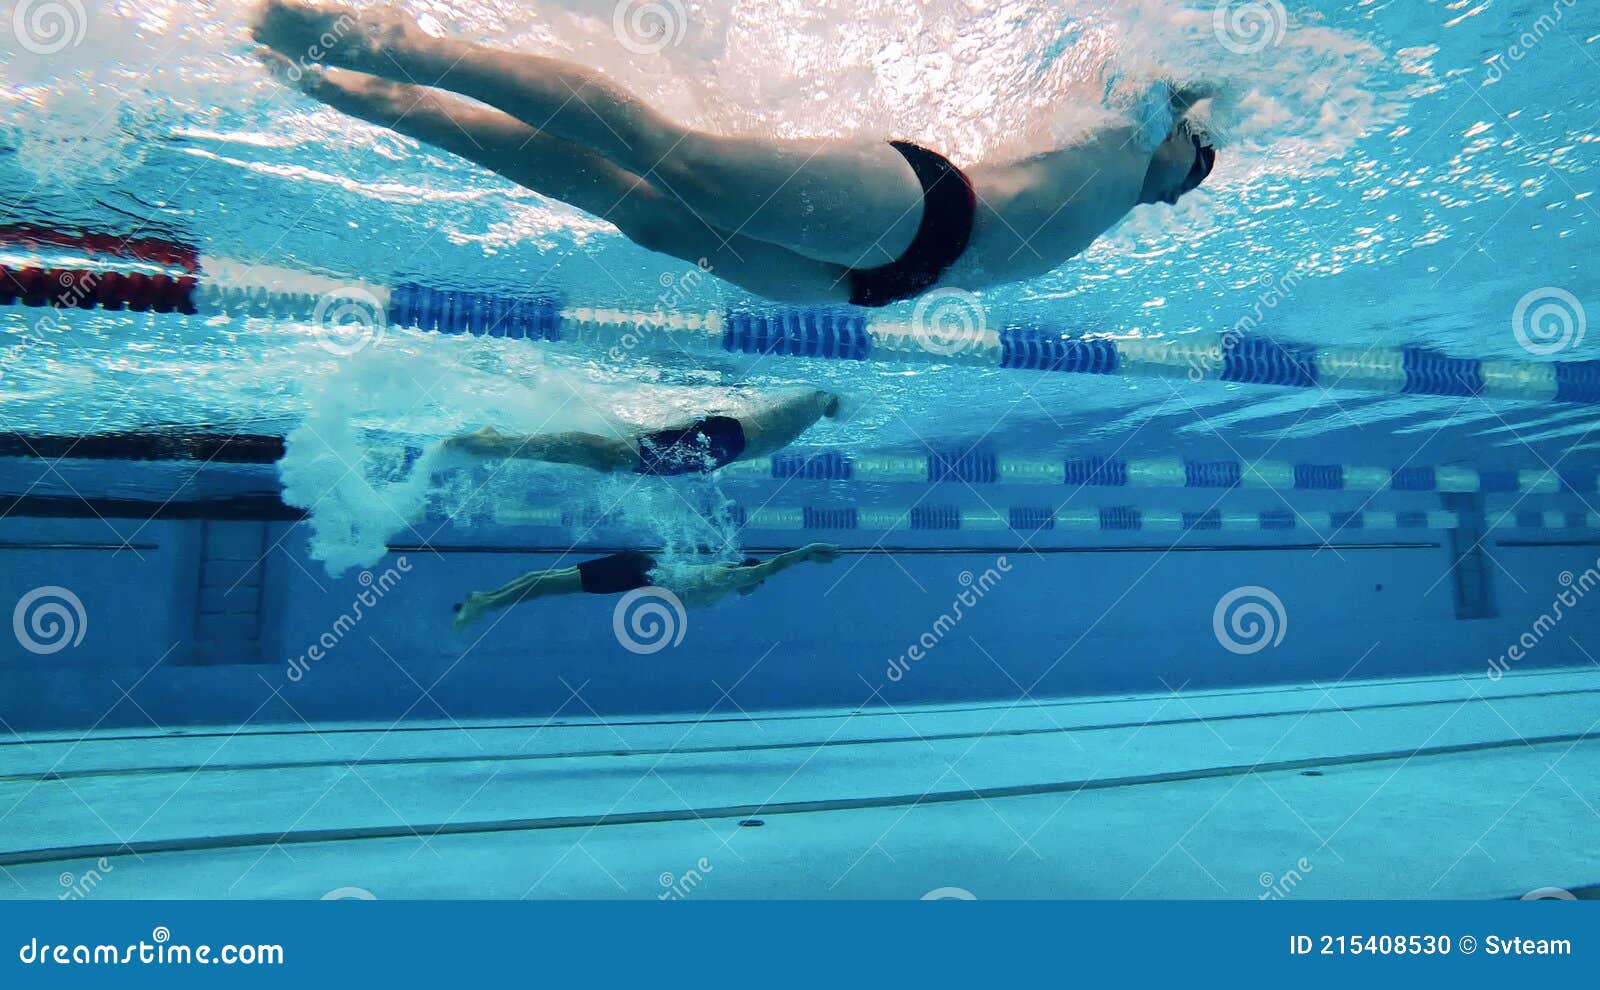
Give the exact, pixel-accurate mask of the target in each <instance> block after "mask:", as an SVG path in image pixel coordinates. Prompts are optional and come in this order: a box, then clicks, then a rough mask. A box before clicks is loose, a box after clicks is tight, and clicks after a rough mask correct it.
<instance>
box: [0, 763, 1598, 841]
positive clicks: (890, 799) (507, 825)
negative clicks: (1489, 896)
mask: <svg viewBox="0 0 1600 990" xmlns="http://www.w3.org/2000/svg"><path fill="white" fill-rule="evenodd" d="M1596 739H1600V735H1597V734H1596V733H1590V732H1580V733H1569V734H1565V735H1555V736H1537V737H1533V738H1526V737H1517V738H1515V739H1489V740H1483V741H1481V742H1470V743H1456V744H1451V745H1444V746H1427V747H1420V748H1417V749H1409V750H1390V751H1383V752H1374V753H1356V754H1351V755H1347V756H1320V757H1316V756H1314V757H1307V758H1303V759H1296V760H1280V761H1275V762H1272V763H1250V764H1239V765H1231V766H1218V767H1204V768H1199V769H1193V770H1175V771H1169V772H1165V773H1153V774H1140V775H1131V776H1124V777H1099V778H1086V779H1077V780H1057V781H1045V782H1042V783H1037V784H1015V785H1007V786H995V787H968V788H962V789H958V790H949V791H927V792H923V793H921V794H886V795H882V796H870V797H856V798H836V799H821V800H815V801H793V802H786V803H780V804H743V805H726V806H714V807H699V808H693V807H690V808H682V809H675V810H671V811H632V812H618V813H612V814H601V815H593V814H590V815H565V816H559V817H552V818H507V819H498V820H492V821H475V822H474V821H444V822H439V823H419V824H404V825H378V826H351V827H347V828H325V829H305V830H301V831H294V830H291V831H287V832H262V833H244V834H237V833H236V834H231V835H228V834H225V835H211V836H197V837H191V838H174V839H152V840H144V841H133V842H117V843H98V844H94V845H80V846H59V847H53V848H37V849H17V850H12V851H7V852H0V866H4V867H11V866H24V865H28V864H32V863H54V862H60V861H63V860H70V859H94V858H98V857H101V856H121V855H133V856H151V855H156V854H158V853H192V852H214V851H217V850H222V849H247V848H252V847H257V846H279V845H307V844H310V843H320V842H357V841H365V840H373V839H414V838H416V837H417V836H418V835H426V836H428V837H429V838H437V837H439V836H441V835H488V834H493V833H499V832H535V831H552V830H556V829H571V828H583V829H595V828H604V827H615V826H624V825H660V824H668V823H672V822H690V821H700V822H702V823H703V822H706V821H709V820H712V819H722V818H754V817H757V816H761V815H765V816H772V815H803V814H821V813H824V812H838V811H869V810H876V809H881V808H915V807H918V806H919V805H925V804H927V805H932V804H958V803H963V802H968V801H984V802H988V801H997V800H1004V799H1007V798H1024V797H1040V796H1043V795H1047V794H1068V793H1071V794H1076V793H1078V792H1081V791H1102V790H1120V789H1123V788H1128V787H1145V786H1150V785H1156V784H1177V783H1184V782H1188V781H1199V780H1215V779H1218V778H1229V777H1243V776H1249V775H1252V774H1264V773H1284V772H1290V771H1297V770H1306V769H1311V768H1320V767H1345V766H1360V765H1362V764H1369V763H1390V762H1395V761H1405V762H1406V763H1410V762H1412V761H1414V760H1417V759H1426V758H1428V757H1439V756H1456V755H1460V754H1464V753H1481V752H1486V751H1490V750H1497V749H1524V748H1526V747H1528V746H1550V745H1562V744H1568V743H1571V744H1578V743H1585V742H1592V741H1594V740H1596Z"/></svg>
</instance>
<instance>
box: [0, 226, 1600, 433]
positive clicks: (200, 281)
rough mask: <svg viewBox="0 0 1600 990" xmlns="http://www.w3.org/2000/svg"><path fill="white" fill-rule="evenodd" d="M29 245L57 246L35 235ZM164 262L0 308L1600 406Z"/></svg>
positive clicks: (1492, 386)
mask: <svg viewBox="0 0 1600 990" xmlns="http://www.w3.org/2000/svg"><path fill="white" fill-rule="evenodd" d="M0 234H3V231H0ZM58 240H59V238H58ZM18 242H19V243H22V244H24V245H26V244H27V243H32V244H33V245H34V246H35V247H37V246H39V245H41V244H45V243H47V241H46V240H44V239H41V238H40V237H38V236H35V237H34V238H33V240H32V241H31V242H29V241H26V240H25V239H19V240H18ZM85 247H86V248H87V247H88V245H85ZM101 253H104V252H101ZM125 253H128V254H133V255H135V256H136V257H138V258H139V259H141V260H144V259H148V258H152V257H154V258H157V259H158V260H159V259H160V258H162V257H164V256H163V254H162V252H160V251H158V250H155V249H153V248H146V249H145V250H144V251H143V253H140V252H137V251H128V252H125ZM167 254H168V255H169V256H170V257H168V261H169V262H170V266H171V267H172V268H174V269H175V270H177V271H178V272H179V274H167V273H156V274H150V273H147V272H142V271H133V272H125V271H116V270H109V269H107V268H104V267H78V268H71V267H60V266H57V267H42V266H28V265H22V266H4V265H0V306H9V305H23V306H34V307H43V306H55V307H76V308H80V309H95V308H103V309H110V310H130V311H134V312H158V313H169V312H171V313H183V314H193V315H203V316H233V317H264V318H275V319H281V320H294V321H311V322H313V323H315V322H317V321H318V320H320V319H322V318H324V317H325V316H326V313H327V311H328V310H329V308H330V307H329V302H330V300H338V301H340V302H341V303H342V304H345V305H342V306H341V311H342V312H344V313H346V314H348V313H349V306H348V304H350V303H352V302H354V303H358V304H363V305H366V306H367V307H368V308H369V309H370V311H371V312H370V316H371V320H372V322H373V324H374V325H395V326H401V327H410V328H415V329H419V330H423V331H429V332H435V333H443V334H462V335H470V336H476V337H499V338H507V339H516V340H533V341H541V342H545V343H551V344H570V345H576V346H580V347H585V348H589V349H591V350H592V351H593V352H596V353H599V354H604V355H606V356H609V357H611V358H613V359H616V360H622V359H625V358H626V357H627V355H629V354H631V353H634V352H635V351H641V350H643V351H666V352H673V351H677V352H684V353H691V354H729V353H732V354H746V355H760V356H780V357H793V358H811V359H821V360H836V361H858V362H860V361H884V362H896V363H922V364H961V365H972V366H978V367H990V368H1003V369H1010V370H1018V371H1042V372H1059V373H1067V374H1089V375H1108V376H1120V377H1126V378H1190V379H1196V380H1216V381H1223V382H1235V383H1248V384H1256V385H1274V386H1279V387H1285V388H1339V389H1348V390H1355V391H1374V392H1392V393H1402V394H1414V395H1434V396H1458V397H1468V396H1485V397H1496V398H1507V399H1521V400H1528V401H1539V402H1557V403H1580V404H1600V360H1597V361H1557V362H1542V363H1541V362H1525V361H1503V360H1482V359H1477V358H1462V357H1453V356H1449V355H1446V354H1442V353H1439V352H1438V351H1435V350H1432V349H1428V348H1423V347H1398V348H1378V349H1371V350H1358V349H1354V348H1338V347H1318V346H1315V345H1310V344H1295V343H1285V342H1278V341H1274V340H1270V339H1267V338H1254V337H1246V338H1241V339H1237V340H1235V339H1230V338H1222V337H1214V336H1205V337H1202V336H1198V335H1196V336H1186V337H1180V338H1173V339H1129V338H1119V339H1112V338H1109V337H1085V336H1083V335H1081V334H1078V333H1072V332H1068V331H1067V330H1066V329H1064V328H1062V327H1058V326H1043V325H1041V326H1005V327H999V328H989V327H988V326H986V325H985V321H984V319H983V318H982V316H983V314H982V313H981V311H979V312H975V313H972V314H969V315H971V316H972V317H973V319H971V320H969V321H962V322H963V329H962V332H959V333H956V334H954V335H950V334H943V333H941V332H938V331H930V330H927V329H924V328H919V327H916V326H913V325H911V324H910V323H906V322H904V321H901V320H897V319H895V318H894V317H893V316H882V315H874V316H872V317H871V318H870V319H869V316H868V313H867V311H865V310H860V309H854V308H850V307H817V308H789V307H774V308H771V309H766V310H761V311H748V310H731V311H728V312H721V311H712V312H704V313H689V312H670V313H668V312H647V311H640V310H628V309H615V308H603V307H594V306H585V305H577V304H570V303H568V302H565V301H563V300H558V299H553V298H549V297H544V296H528V297H519V296H511V295H505V294H496V293H485V292H472V291H466V290H458V289H437V288H432V287H430V286H425V285H421V284H418V283H410V282H407V283H401V284H398V285H395V286H392V287H390V286H383V285H378V284H374V283H369V282H363V281H351V280H348V279H346V280H339V279H332V278H327V277H324V276H318V275H313V274H310V273H306V272H298V271H293V270H289V269H281V268H272V267H267V266H261V265H248V264H242V263H239V262H233V261H228V260H226V259H215V258H206V257H200V256H198V255H197V256H196V258H195V261H194V262H193V263H192V264H191V263H190V261H189V259H188V258H187V257H184V256H182V254H181V252H179V251H178V250H176V249H174V250H173V251H171V252H168V253H167Z"/></svg>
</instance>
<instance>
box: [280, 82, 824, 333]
mask: <svg viewBox="0 0 1600 990" xmlns="http://www.w3.org/2000/svg"><path fill="white" fill-rule="evenodd" d="M269 64H271V65H272V67H273V68H274V69H275V70H276V71H277V72H278V73H279V74H280V75H285V76H288V77H289V78H290V80H291V81H292V82H293V83H294V84H295V85H297V86H299V87H300V88H301V89H302V90H304V91H305V92H306V93H307V94H308V95H310V96H312V97H314V98H316V99H318V100H321V101H322V102H324V103H326V104H328V105H329V106H331V107H333V108H334V109H336V110H339V111H341V112H343V113H346V114H349V115H350V116H352V117H359V118H360V119H362V120H365V121H367V122H369V123H372V124H376V125H378V126H379V127H387V128H390V129H392V130H395V131H398V132H399V133H401V134H404V135H406V136H407V137H412V138H415V139H416V140H418V141H422V142H423V143H425V144H429V145H432V146H433V147H435V148H439V149H441V150H443V151H447V152H450V153H451V154H455V155H459V156H460V157H462V158H465V159H467V160H468V161H471V162H474V163H476V164H478V165H482V166H483V167H484V168H487V169H490V170H491V171H494V172H497V173H499V174H500V175H502V176H504V177H505V178H507V179H510V180H511V181H512V182H515V183H517V184H518V185H520V186H523V187H525V188H527V189H531V190H533V191H534V192H536V193H539V194H540V195H542V196H548V197H550V198H551V199H558V200H561V201H562V202H564V203H567V204H569V205H571V206H574V207H577V208H578V209H580V210H583V211H585V212H588V213H592V214H594V215H595V216H598V217H600V218H601V219H603V220H607V221H610V222H611V223H614V224H616V225H617V228H618V229H619V230H621V231H622V233H623V235H624V236H626V237H627V238H628V239H629V240H632V241H633V242H634V243H636V244H638V245H639V246H641V247H643V248H645V249H647V250H650V251H658V252H660V253H662V254H667V255H671V256H672V257H674V258H678V259H680V260H683V261H686V262H688V263H690V264H693V265H696V266H698V267H699V268H700V269H701V270H702V271H705V272H708V273H710V274H712V275H714V276H716V277H718V278H722V279H726V280H727V281H730V282H732V283H734V284H735V285H738V286H740V287H741V288H744V289H746V290H748V291H750V292H753V293H755V294H756V295H759V296H764V297H766V298H768V299H774V300H778V301H783V302H796V303H801V302H808V303H827V302H845V301H847V300H848V297H849V292H850V290H849V285H848V284H847V283H846V277H845V272H844V269H843V268H841V267H839V266H836V265H828V264H825V263H823V262H819V261H814V260H812V259H810V258H807V257H804V256H802V255H799V254H796V253H795V252H793V251H790V250H788V249H786V248H783V247H779V246H778V245H775V244H767V243H765V242H762V241H757V240H755V239H753V238H751V237H747V236H744V235H734V234H729V233H727V232H725V231H722V230H718V229H716V228H714V227H710V226H707V225H706V224H705V223H703V222H701V220H700V219H699V218H698V217H696V216H695V215H694V214H693V213H691V212H690V211H689V210H688V209H687V208H685V207H684V206H683V205H682V204H681V203H678V202H677V201H676V200H674V199H671V198H670V197H667V196H663V195H662V194H661V193H660V191H658V190H657V189H656V188H655V187H654V186H652V185H651V184H650V183H648V182H646V181H645V180H643V179H641V178H639V177H638V176H637V175H634V174H632V173H631V172H627V171H624V170H623V169H621V168H618V167H617V166H616V165H613V164H611V163H610V162H608V161H606V160H605V159H603V158H600V157H598V156H596V155H594V154H592V153H590V152H587V151H585V150H583V149H581V148H579V147H578V146H576V145H574V144H570V143H568V142H566V141H560V140H557V139H556V138H553V137H550V136H549V135H547V134H543V133H541V132H539V131H536V130H534V129H533V128H531V127H529V126H528V125H526V124H524V123H522V122H521V121H519V120H517V119H516V118H514V117H511V116H509V115H508V114H505V113H502V112H500V111H498V110H493V109H490V108H489V107H485V106H482V105H480V104H476V103H473V102H471V101H469V100H465V99H462V98H461V97H458V96H452V95H450V94H448V93H443V92H440V91H438V90H433V89H427V88H425V87H422V86H408V85H401V84H399V83H390V82H385V81H383V80H381V79H378V78H375V77H373V76H369V75H364V74H362V73H357V72H348V71H345V70H342V69H326V70H324V69H316V68H313V69H299V70H296V67H295V66H294V65H293V64H292V63H290V62H288V61H287V60H286V59H283V58H282V57H281V56H280V57H277V58H276V59H272V60H269ZM602 271H604V269H602ZM607 274H608V277H609V273H607Z"/></svg>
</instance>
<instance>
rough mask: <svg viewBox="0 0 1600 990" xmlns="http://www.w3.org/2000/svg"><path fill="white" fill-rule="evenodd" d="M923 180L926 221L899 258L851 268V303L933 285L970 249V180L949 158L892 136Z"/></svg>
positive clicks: (879, 300) (903, 295)
mask: <svg viewBox="0 0 1600 990" xmlns="http://www.w3.org/2000/svg"><path fill="white" fill-rule="evenodd" d="M889 143H890V144H891V145H893V146H894V149H895V150H896V151H898V152H900V154H902V155H904V156H905V160H906V161H907V162H908V163H910V165H911V170H912V171H913V172H915V173H917V181H918V182H920V183H922V225H921V226H920V227H918V228H917V236H916V237H915V238H914V239H913V240H912V241H911V246H910V247H909V248H907V249H906V253H905V254H903V255H901V256H900V260H898V261H895V262H893V263H891V264H887V265H884V266H883V267H882V268H871V269H865V270H863V269H855V270H853V271H851V272H850V302H851V303H852V304H854V305H856V306H872V307H878V306H887V305H889V304H890V303H895V302H899V301H900V300H902V299H910V298H912V297H913V296H919V295H921V294H922V293H924V292H926V291H927V290H928V289H929V288H931V287H933V285H934V284H935V283H937V282H938V281H939V279H940V278H941V277H942V276H943V275H944V273H945V271H946V270H947V269H948V268H949V267H950V266H951V265H953V264H955V263H956V261H957V259H959V258H960V257H961V255H962V254H964V253H965V252H966V250H967V244H968V243H969V242H971V240H972V225H973V223H974V222H975V221H976V220H977V216H978V194H977V192H976V191H975V190H974V189H973V188H972V181H971V180H970V179H968V178H967V177H966V175H965V174H964V173H963V172H962V171H961V170H960V169H959V168H956V167H955V166H954V165H952V164H950V160H949V159H948V158H945V157H944V156H943V155H941V154H938V153H936V152H932V151H929V150H928V149H926V148H922V147H919V146H917V145H914V144H911V143H909V142H906V141H891V142H889Z"/></svg>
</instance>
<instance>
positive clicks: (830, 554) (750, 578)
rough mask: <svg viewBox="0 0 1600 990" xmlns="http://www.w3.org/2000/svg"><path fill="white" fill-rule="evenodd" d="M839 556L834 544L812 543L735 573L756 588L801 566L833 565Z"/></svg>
mask: <svg viewBox="0 0 1600 990" xmlns="http://www.w3.org/2000/svg"><path fill="white" fill-rule="evenodd" d="M839 554H840V550H839V548H838V547H837V546H835V545H834V544H832V543H812V544H810V545H808V546H803V547H801V548H800V549H798V550H790V551H788V552H787V553H780V554H778V555H777V556H776V557H773V558H772V559H771V560H765V561H762V562H761V563H759V564H756V565H754V566H753V567H741V568H737V569H736V570H734V573H735V574H740V575H742V576H744V577H745V578H746V579H747V580H746V581H745V584H746V585H747V586H754V585H757V584H760V583H761V582H763V581H765V580H767V579H768V578H772V577H776V576H777V575H779V574H781V573H783V572H784V571H786V570H788V569H789V568H791V567H798V566H799V565H801V564H806V563H817V564H831V563H833V562H834V561H836V560H838V559H839Z"/></svg>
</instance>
